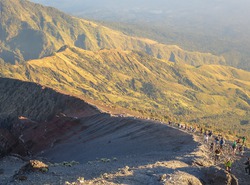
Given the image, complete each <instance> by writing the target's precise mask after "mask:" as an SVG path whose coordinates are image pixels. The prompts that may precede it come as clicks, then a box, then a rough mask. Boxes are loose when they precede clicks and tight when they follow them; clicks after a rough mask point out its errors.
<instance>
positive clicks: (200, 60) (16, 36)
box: [0, 0, 225, 65]
mask: <svg viewBox="0 0 250 185" xmlns="http://www.w3.org/2000/svg"><path fill="white" fill-rule="evenodd" d="M0 5H1V6H0V7H1V17H0V22H1V24H0V58H1V59H2V60H4V61H5V62H9V63H12V64H14V63H15V62H20V61H26V60H30V59H37V58H41V57H44V56H48V55H50V54H52V53H53V52H55V51H57V50H58V49H60V48H61V47H62V46H63V45H70V46H76V47H80V48H82V49H85V50H92V51H98V50H100V49H121V50H136V51H143V52H146V53H148V54H150V55H152V56H155V57H157V58H164V59H167V60H172V61H174V62H181V63H187V64H191V65H202V64H225V59H224V58H223V57H220V56H219V57H218V56H214V55H212V54H209V53H199V52H189V51H185V50H182V49H181V48H179V47H178V46H175V45H164V44H161V43H158V42H156V41H153V40H149V39H144V38H138V37H131V36H128V35H125V34H123V33H122V32H119V31H115V30H112V29H109V28H107V27H104V26H101V25H98V24H96V23H93V22H91V21H87V20H83V19H79V18H76V17H71V16H69V15H67V14H64V13H62V12H60V11H58V10H56V9H54V8H50V7H44V6H42V5H39V4H34V3H31V2H29V1H26V0H0ZM31 48H32V49H31Z"/></svg>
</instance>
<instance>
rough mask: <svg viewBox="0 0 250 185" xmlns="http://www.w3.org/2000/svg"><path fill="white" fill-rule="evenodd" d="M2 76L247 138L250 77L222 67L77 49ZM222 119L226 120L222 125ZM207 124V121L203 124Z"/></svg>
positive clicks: (4, 69) (5, 70) (6, 67)
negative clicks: (223, 130) (229, 126)
mask: <svg viewBox="0 0 250 185" xmlns="http://www.w3.org/2000/svg"><path fill="white" fill-rule="evenodd" d="M0 66H1V68H0V76H2V77H8V78H15V79H20V80H24V81H31V82H36V83H39V84H42V85H45V86H48V87H51V88H53V89H56V90H59V91H62V92H65V93H67V94H72V95H75V96H79V97H81V96H83V97H88V98H90V99H93V100H96V101H100V102H104V103H105V104H107V105H108V106H110V107H115V108H119V107H123V108H126V109H129V110H131V111H134V112H135V113H136V112H137V113H138V114H139V115H143V117H148V116H149V117H157V119H161V120H168V119H173V120H175V119H181V120H185V121H186V122H192V123H197V122H199V123H201V124H204V125H207V126H209V127H211V126H212V127H216V124H217V123H220V124H221V128H223V129H226V128H227V127H228V125H231V126H232V127H231V128H229V129H228V128H227V130H228V132H230V133H231V132H233V130H234V127H237V128H240V129H241V131H240V133H241V134H247V133H246V129H247V128H248V127H249V124H245V125H241V123H243V122H244V123H249V114H248V112H249V110H250V98H249V94H250V88H249V87H250V74H249V72H247V71H244V70H239V69H236V68H233V67H228V66H221V65H203V66H198V67H194V66H190V65H183V64H178V63H174V62H170V61H167V60H161V59H157V58H155V57H152V56H149V55H147V54H145V53H143V52H137V51H122V50H118V49H111V50H107V49H104V50H101V51H88V50H83V49H80V48H77V47H69V46H68V47H65V48H64V50H61V51H60V52H57V53H54V55H52V56H49V57H45V58H42V59H37V60H31V61H28V62H27V63H23V64H16V65H11V64H0ZM225 120H226V121H225ZM207 122H210V123H209V124H207Z"/></svg>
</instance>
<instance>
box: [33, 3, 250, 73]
mask: <svg viewBox="0 0 250 185" xmlns="http://www.w3.org/2000/svg"><path fill="white" fill-rule="evenodd" d="M32 1H34V2H38V3H41V4H45V5H49V6H53V7H56V8H59V9H60V10H63V11H65V12H68V13H70V14H72V15H75V16H80V17H83V18H88V19H91V20H98V21H100V22H102V24H105V25H107V26H109V27H112V28H115V29H119V30H121V31H123V32H125V33H127V34H129V35H132V34H133V35H135V36H143V37H147V38H151V39H153V40H157V41H160V42H162V43H165V44H176V45H178V46H181V47H182V48H184V49H188V50H193V51H199V52H211V53H213V54H215V55H222V56H224V58H225V59H226V61H227V64H228V65H230V66H234V67H237V68H241V69H245V70H248V71H249V70H250V54H249V50H250V34H249V33H250V19H248V17H250V12H249V7H250V1H248V0H238V1H235V0H210V1H198V0H189V1H186V0H179V1H175V0H154V1H149V0H133V1H132V0H128V1H125V2H121V1H114V0H84V1H82V0H74V1H73V3H68V1H67V0H54V1H47V0H32Z"/></svg>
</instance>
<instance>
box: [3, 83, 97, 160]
mask: <svg viewBox="0 0 250 185" xmlns="http://www.w3.org/2000/svg"><path fill="white" fill-rule="evenodd" d="M0 104H1V107H0V133H1V135H0V155H4V154H5V153H9V152H14V153H19V154H22V155H25V154H27V152H30V150H31V149H32V148H35V149H34V150H35V151H40V150H41V149H42V148H46V147H48V146H50V145H51V142H52V140H53V139H56V138H59V137H63V136H62V135H64V134H65V133H66V132H67V129H70V128H71V127H74V126H76V125H79V123H78V122H79V121H77V120H76V119H74V117H89V116H93V115H96V114H100V111H99V110H97V109H96V108H95V107H93V106H90V105H89V104H87V103H85V102H83V101H82V100H80V99H78V98H74V97H71V96H67V95H63V94H59V93H57V92H55V91H53V90H52V89H49V88H45V87H42V86H40V85H37V84H33V83H27V82H21V81H17V80H11V79H3V78H0ZM52 120H53V121H54V122H55V123H54V124H53V125H52V123H53V121H52ZM59 128H61V129H59ZM47 129H48V130H47ZM58 129H59V130H60V131H58ZM46 130H47V132H46ZM47 134H48V135H47ZM34 141H36V142H34Z"/></svg>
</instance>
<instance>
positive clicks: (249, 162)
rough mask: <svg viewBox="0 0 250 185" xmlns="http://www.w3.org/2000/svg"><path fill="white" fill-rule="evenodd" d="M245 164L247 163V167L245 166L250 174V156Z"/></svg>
mask: <svg viewBox="0 0 250 185" xmlns="http://www.w3.org/2000/svg"><path fill="white" fill-rule="evenodd" d="M245 165H247V167H246V168H245V171H246V173H247V170H248V175H250V157H248V158H247V162H245Z"/></svg>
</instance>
